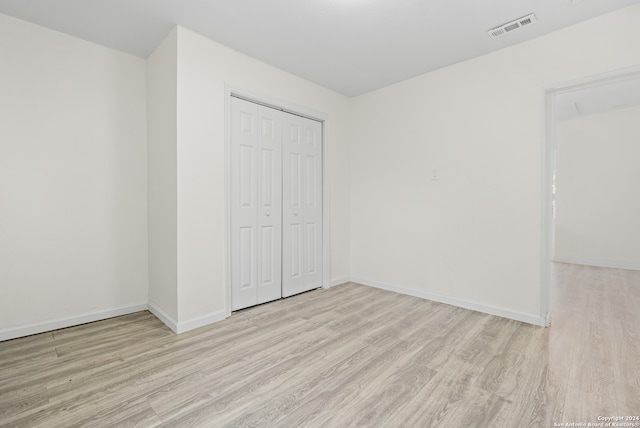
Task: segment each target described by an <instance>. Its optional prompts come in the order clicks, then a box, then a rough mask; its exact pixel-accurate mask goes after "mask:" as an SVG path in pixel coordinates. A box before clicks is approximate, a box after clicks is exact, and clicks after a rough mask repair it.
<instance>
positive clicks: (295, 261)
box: [282, 113, 322, 296]
mask: <svg viewBox="0 0 640 428" xmlns="http://www.w3.org/2000/svg"><path fill="white" fill-rule="evenodd" d="M321 126H322V125H321V123H320V122H316V121H313V120H310V119H305V118H302V117H299V116H295V115H292V114H288V113H283V143H282V150H283V239H282V242H283V247H282V275H283V276H282V295H283V296H290V295H293V294H296V293H301V292H303V291H307V290H311V289H313V288H318V287H320V286H322V269H321V266H322V143H321V141H322V135H321V129H322V128H321Z"/></svg>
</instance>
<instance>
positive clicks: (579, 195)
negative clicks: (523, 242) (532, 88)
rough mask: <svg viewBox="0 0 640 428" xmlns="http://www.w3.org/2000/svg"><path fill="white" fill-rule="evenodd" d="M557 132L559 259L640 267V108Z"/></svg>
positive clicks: (566, 124)
mask: <svg viewBox="0 0 640 428" xmlns="http://www.w3.org/2000/svg"><path fill="white" fill-rule="evenodd" d="M556 129H557V160H556V163H557V167H556V188H557V196H556V221H555V258H556V259H557V260H562V261H568V262H575V263H587V264H594V265H599V266H612V267H627V268H633V269H640V227H639V226H638V219H640V190H639V188H638V186H639V185H640V167H639V166H638V161H639V160H640V107H633V108H625V109H620V110H614V111H610V112H607V113H600V114H595V115H590V116H585V117H579V118H576V119H570V120H565V121H560V122H558V124H557V128H556Z"/></svg>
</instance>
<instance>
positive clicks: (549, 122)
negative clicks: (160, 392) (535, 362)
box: [540, 66, 640, 327]
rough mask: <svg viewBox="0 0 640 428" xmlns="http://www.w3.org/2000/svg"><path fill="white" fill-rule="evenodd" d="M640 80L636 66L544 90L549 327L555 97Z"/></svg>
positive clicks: (547, 316)
mask: <svg viewBox="0 0 640 428" xmlns="http://www.w3.org/2000/svg"><path fill="white" fill-rule="evenodd" d="M638 77H640V67H638V66H633V67H628V68H623V69H618V70H612V71H609V72H606V73H601V74H596V75H593V76H587V77H582V78H579V79H574V80H571V81H568V82H562V83H556V84H554V85H550V86H548V87H546V88H544V95H545V132H546V134H545V142H544V144H543V146H542V174H541V178H542V192H541V194H542V201H541V220H542V221H541V228H542V239H541V240H540V242H541V246H540V253H541V258H540V262H541V263H540V282H541V284H540V319H541V320H542V322H543V324H544V325H545V326H547V327H548V326H549V324H550V322H551V282H552V272H551V262H552V261H553V252H554V233H555V220H554V215H553V204H552V202H553V196H554V195H553V185H554V177H555V174H556V150H557V144H558V142H557V139H556V120H555V113H554V110H555V96H556V95H559V94H563V93H567V92H573V91H577V90H581V89H585V88H589V87H593V86H600V85H606V84H607V83H612V82H615V81H618V80H626V79H632V78H638Z"/></svg>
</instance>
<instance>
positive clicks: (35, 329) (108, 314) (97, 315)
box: [0, 303, 147, 341]
mask: <svg viewBox="0 0 640 428" xmlns="http://www.w3.org/2000/svg"><path fill="white" fill-rule="evenodd" d="M145 310H147V304H146V303H142V304H139V305H131V306H121V307H118V308H113V309H104V310H100V311H95V312H87V313H85V314H82V315H76V316H72V317H67V318H59V319H55V320H51V321H43V322H39V323H34V324H29V325H25V326H21V327H13V328H4V329H1V330H0V341H3V340H9V339H15V338H18V337H23V336H30V335H32V334H38V333H44V332H47V331H52V330H58V329H61V328H67V327H72V326H74V325H80V324H86V323H88V322H94V321H100V320H105V319H107V318H113V317H118V316H120V315H127V314H132V313H134V312H140V311H145Z"/></svg>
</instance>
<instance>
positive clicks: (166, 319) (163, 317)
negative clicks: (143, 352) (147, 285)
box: [147, 302, 178, 333]
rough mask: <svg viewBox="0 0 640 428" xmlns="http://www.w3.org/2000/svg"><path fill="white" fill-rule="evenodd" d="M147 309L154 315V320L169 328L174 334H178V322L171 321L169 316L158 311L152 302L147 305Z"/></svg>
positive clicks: (171, 318)
mask: <svg viewBox="0 0 640 428" xmlns="http://www.w3.org/2000/svg"><path fill="white" fill-rule="evenodd" d="M147 309H148V310H149V312H151V313H152V314H153V315H155V317H156V318H158V319H159V320H160V321H162V322H163V323H164V324H165V325H166V326H167V327H169V328H170V329H171V330H172V331H173V332H174V333H177V332H178V322H177V321H176V320H175V319H173V317H172V316H171V315H169V314H168V313H166V312H165V311H163V310H162V309H160V308H159V307H158V305H156V304H155V303H153V302H149V303H148V304H147Z"/></svg>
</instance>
